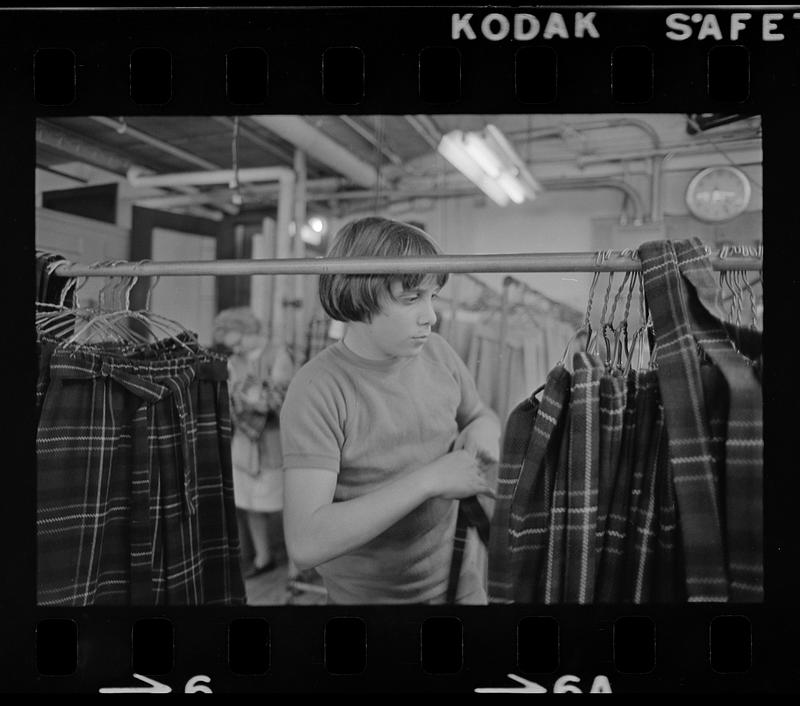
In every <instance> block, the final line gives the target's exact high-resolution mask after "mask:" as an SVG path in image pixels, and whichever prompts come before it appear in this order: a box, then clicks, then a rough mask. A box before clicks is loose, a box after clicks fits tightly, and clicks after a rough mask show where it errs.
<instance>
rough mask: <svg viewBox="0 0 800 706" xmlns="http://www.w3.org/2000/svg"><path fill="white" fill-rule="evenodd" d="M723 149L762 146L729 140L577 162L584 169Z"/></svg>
mask: <svg viewBox="0 0 800 706" xmlns="http://www.w3.org/2000/svg"><path fill="white" fill-rule="evenodd" d="M723 148H724V149H727V150H747V149H761V148H762V144H761V141H760V140H729V141H723V142H714V143H713V144H712V143H708V144H705V143H698V144H696V145H678V146H675V147H661V148H659V149H655V150H640V151H635V152H612V153H609V154H595V155H586V156H585V157H578V158H577V160H576V161H577V163H578V166H579V167H583V166H585V165H587V164H598V163H601V162H635V161H639V160H646V159H650V158H651V157H663V156H667V155H674V154H705V153H707V152H716V151H717V150H718V149H723Z"/></svg>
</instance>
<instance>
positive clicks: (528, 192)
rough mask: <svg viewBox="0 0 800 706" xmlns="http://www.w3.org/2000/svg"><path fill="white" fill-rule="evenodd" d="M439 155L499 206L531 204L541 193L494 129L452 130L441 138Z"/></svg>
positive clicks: (520, 162) (532, 178)
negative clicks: (476, 130)
mask: <svg viewBox="0 0 800 706" xmlns="http://www.w3.org/2000/svg"><path fill="white" fill-rule="evenodd" d="M438 151H439V154H441V155H442V156H443V157H444V158H445V159H447V160H448V161H449V162H450V163H451V164H452V165H453V166H454V167H455V168H456V169H458V170H459V171H460V172H461V173H462V174H463V175H464V176H466V177H467V178H468V179H469V180H470V181H472V182H473V183H474V184H476V185H477V186H478V187H479V188H480V189H481V190H482V191H483V192H484V193H485V194H486V195H487V196H489V197H490V198H491V199H492V200H493V201H494V202H495V203H497V204H498V205H500V206H505V205H507V204H508V202H509V201H513V202H514V203H518V204H519V203H523V202H524V201H525V199H531V200H532V199H534V198H536V193H537V192H538V191H541V189H542V187H541V185H540V184H539V182H538V181H536V179H535V178H534V177H533V175H532V174H531V173H530V172H529V171H528V168H527V167H526V166H525V163H524V162H523V161H522V159H521V158H520V156H519V155H518V154H517V152H516V151H515V150H514V148H513V147H512V145H511V143H510V142H509V141H508V140H507V139H506V138H505V136H504V135H503V133H502V132H500V130H498V129H497V128H496V127H495V126H494V125H487V126H486V128H485V129H484V130H482V131H481V132H467V133H464V132H462V131H461V130H453V131H452V132H449V133H447V134H446V135H444V137H442V140H441V142H440V143H439V147H438Z"/></svg>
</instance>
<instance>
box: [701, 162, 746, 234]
mask: <svg viewBox="0 0 800 706" xmlns="http://www.w3.org/2000/svg"><path fill="white" fill-rule="evenodd" d="M750 194H751V188H750V180H749V179H748V178H747V175H746V174H745V173H744V172H743V171H742V170H741V169H738V168H737V167H728V166H724V167H709V168H708V169H703V170H701V171H700V172H698V173H697V174H695V175H694V177H692V180H691V181H690V182H689V186H688V187H687V188H686V205H687V207H688V208H689V211H690V212H691V213H692V214H693V215H694V216H696V217H697V218H699V219H700V220H702V221H707V222H711V223H719V222H722V221H729V220H731V219H732V218H736V216H738V215H739V214H740V213H742V212H743V211H744V210H745V209H746V208H747V204H749V203H750Z"/></svg>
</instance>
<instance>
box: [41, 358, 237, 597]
mask: <svg viewBox="0 0 800 706" xmlns="http://www.w3.org/2000/svg"><path fill="white" fill-rule="evenodd" d="M184 353H185V351H184ZM50 377H51V380H50V385H49V387H48V389H47V393H46V396H45V398H44V404H43V407H42V414H41V419H40V424H39V430H38V434H37V499H38V503H37V528H38V531H37V548H38V570H39V577H38V602H39V604H41V605H73V606H84V605H101V604H115V605H197V604H240V603H243V602H244V587H243V583H242V578H241V573H240V567H239V546H238V529H237V525H236V519H235V509H234V504H233V484H232V469H231V462H230V417H229V408H228V396H227V369H226V367H225V363H224V362H222V361H221V360H219V359H217V358H213V357H210V356H207V355H203V354H198V355H197V356H196V357H193V356H188V357H187V356H185V355H183V356H182V357H181V356H179V355H178V353H177V350H175V351H170V350H165V351H161V352H160V355H159V357H154V358H152V359H132V358H130V357H124V356H115V355H113V354H111V353H102V354H101V353H99V352H97V351H93V350H89V349H79V350H75V349H72V350H65V349H56V350H55V351H54V352H53V354H52V356H51V360H50Z"/></svg>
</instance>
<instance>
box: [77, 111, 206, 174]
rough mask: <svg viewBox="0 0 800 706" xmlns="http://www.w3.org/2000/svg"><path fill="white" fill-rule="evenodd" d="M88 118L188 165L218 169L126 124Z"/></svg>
mask: <svg viewBox="0 0 800 706" xmlns="http://www.w3.org/2000/svg"><path fill="white" fill-rule="evenodd" d="M89 117H90V118H91V119H92V120H94V121H95V122H98V123H100V124H101V125H106V126H107V127H110V128H111V129H112V130H115V131H116V132H118V133H120V134H124V135H130V136H131V137H134V138H136V139H137V140H139V141H140V142H145V143H147V144H148V145H150V146H151V147H155V148H157V149H159V150H161V151H162V152H165V153H167V154H171V155H172V156H173V157H177V158H178V159H182V160H184V161H185V162H189V163H190V164H194V165H196V166H198V167H203V168H204V169H219V165H218V164H214V163H213V162H209V161H208V160H207V159H203V158H202V157H198V156H197V155H196V154H192V153H191V152H187V151H186V150H182V149H181V148H180V147H175V146H174V145H171V144H169V142H164V140H159V139H158V138H157V137H153V136H152V135H148V134H147V133H146V132H142V131H141V130H137V129H136V128H135V127H131V126H130V125H128V124H127V123H124V122H120V121H119V120H114V119H113V118H106V117H104V116H102V115H91V116H89Z"/></svg>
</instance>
